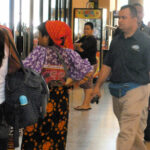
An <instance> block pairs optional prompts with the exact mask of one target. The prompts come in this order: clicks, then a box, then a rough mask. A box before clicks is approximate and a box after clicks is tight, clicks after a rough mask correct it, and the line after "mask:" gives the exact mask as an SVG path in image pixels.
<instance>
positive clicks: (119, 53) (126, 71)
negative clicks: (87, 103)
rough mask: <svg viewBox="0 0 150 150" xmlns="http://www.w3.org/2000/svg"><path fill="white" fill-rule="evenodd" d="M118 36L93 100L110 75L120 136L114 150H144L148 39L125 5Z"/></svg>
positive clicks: (149, 61) (100, 76)
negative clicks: (120, 31) (120, 32)
mask: <svg viewBox="0 0 150 150" xmlns="http://www.w3.org/2000/svg"><path fill="white" fill-rule="evenodd" d="M119 28H120V29H121V30H122V34H118V35H117V36H115V37H114V39H113V40H112V42H111V45H110V50H109V52H108V53H107V56H106V57H105V60H104V64H103V65H102V68H101V70H100V72H99V77H98V81H97V83H96V85H95V88H94V91H93V96H95V95H99V96H101V94H100V89H101V86H102V85H103V83H104V82H105V81H106V79H107V77H108V76H109V75H110V73H111V77H110V84H109V89H110V93H111V95H112V99H113V110H114V114H115V115H116V117H117V119H118V122H119V126H120V132H119V134H118V138H117V146H116V147H117V148H116V150H131V149H136V150H137V149H139V150H147V148H146V146H145V144H144V129H145V127H146V120H147V110H146V109H145V108H146V107H147V106H148V97H149V91H148V83H149V72H150V59H149V58H150V42H149V41H150V38H149V37H148V36H147V35H146V34H145V33H143V32H141V31H140V29H139V28H138V19H137V11H136V9H135V8H134V7H133V6H132V5H125V6H123V7H122V8H121V10H120V12H119Z"/></svg>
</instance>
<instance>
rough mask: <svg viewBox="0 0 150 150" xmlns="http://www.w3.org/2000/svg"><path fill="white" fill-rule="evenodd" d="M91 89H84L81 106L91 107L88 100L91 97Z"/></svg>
mask: <svg viewBox="0 0 150 150" xmlns="http://www.w3.org/2000/svg"><path fill="white" fill-rule="evenodd" d="M92 91H93V89H84V95H85V96H84V101H83V104H82V105H81V107H82V108H84V109H88V108H91V105H90V102H91V98H92Z"/></svg>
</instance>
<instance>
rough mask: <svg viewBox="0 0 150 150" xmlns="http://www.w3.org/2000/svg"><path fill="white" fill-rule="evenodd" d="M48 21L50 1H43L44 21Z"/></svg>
mask: <svg viewBox="0 0 150 150" xmlns="http://www.w3.org/2000/svg"><path fill="white" fill-rule="evenodd" d="M52 1H53V0H52ZM46 20H48V0H44V1H43V21H46Z"/></svg>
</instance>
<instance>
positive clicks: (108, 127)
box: [16, 84, 150, 150]
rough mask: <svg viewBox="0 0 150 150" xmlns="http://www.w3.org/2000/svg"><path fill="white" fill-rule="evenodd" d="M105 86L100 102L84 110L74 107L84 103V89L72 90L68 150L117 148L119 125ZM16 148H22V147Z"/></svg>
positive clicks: (109, 149)
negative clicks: (77, 109)
mask: <svg viewBox="0 0 150 150" xmlns="http://www.w3.org/2000/svg"><path fill="white" fill-rule="evenodd" d="M104 88H105V91H103V96H102V98H101V99H100V103H99V104H98V105H97V104H92V109H91V110H89V111H84V112H83V111H76V110H74V109H73V108H74V107H75V106H77V105H80V104H81V103H82V100H83V91H82V89H76V90H73V91H70V114H69V129H68V139H67V148H66V150H115V144H116V137H117V134H118V131H119V127H118V122H117V120H116V118H115V116H114V114H113V111H112V101H111V96H110V94H109V91H108V89H107V84H105V86H104ZM20 139H21V137H20ZM20 141H21V140H20ZM146 145H147V146H148V150H150V143H146ZM16 150H20V148H18V149H16Z"/></svg>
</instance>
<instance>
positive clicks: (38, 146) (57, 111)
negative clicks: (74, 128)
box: [21, 46, 92, 150]
mask: <svg viewBox="0 0 150 150" xmlns="http://www.w3.org/2000/svg"><path fill="white" fill-rule="evenodd" d="M56 49H57V50H59V53H60V54H61V55H62V57H63V59H64V62H65V63H66V64H67V66H69V67H68V68H69V69H68V73H69V77H71V78H72V79H73V80H81V79H82V78H83V77H84V76H85V75H86V74H87V73H88V72H90V71H92V67H91V65H90V63H89V62H88V60H86V59H85V60H83V59H81V57H80V56H79V54H78V53H76V52H75V51H73V50H70V49H62V48H59V47H57V46H53V47H42V46H37V47H36V48H35V49H34V50H33V52H32V53H31V54H30V55H29V56H28V57H27V58H26V59H25V60H24V62H23V63H24V65H25V67H30V68H32V69H34V70H35V71H37V72H39V73H40V72H41V70H42V67H43V65H44V64H45V63H50V64H54V65H55V64H60V62H59V59H58V56H57V54H56V53H55V50H56ZM46 56H48V57H49V59H48V61H47V62H45V58H46ZM68 114H69V94H68V88H67V87H65V86H63V87H53V88H50V97H49V101H48V104H47V113H46V115H45V118H44V119H39V121H38V122H37V123H36V124H34V125H32V126H28V127H26V128H25V129H24V133H23V140H22V148H21V149H22V150H65V147H66V138H67V128H68Z"/></svg>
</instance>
